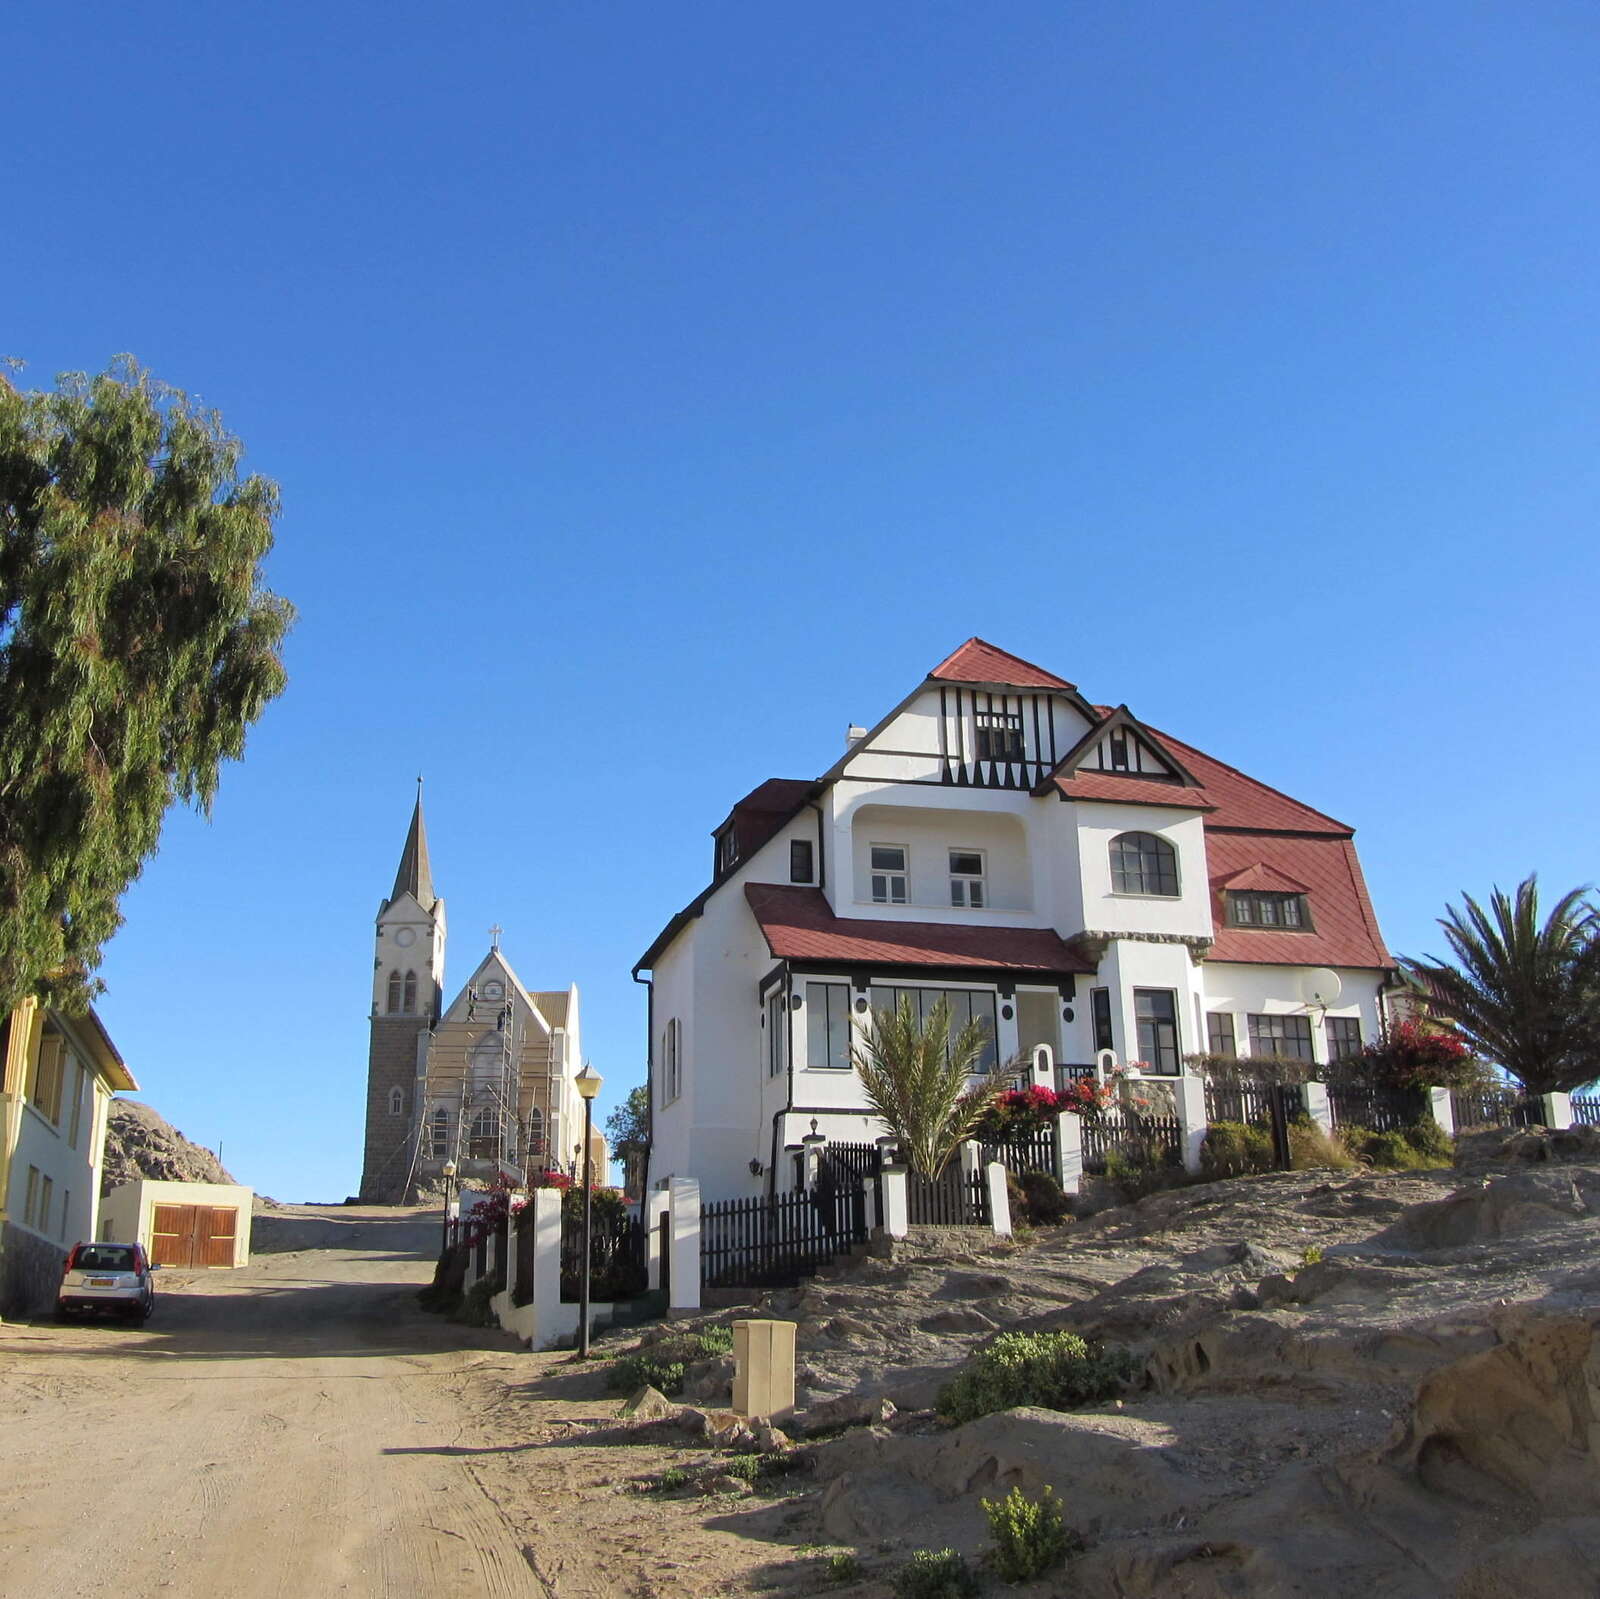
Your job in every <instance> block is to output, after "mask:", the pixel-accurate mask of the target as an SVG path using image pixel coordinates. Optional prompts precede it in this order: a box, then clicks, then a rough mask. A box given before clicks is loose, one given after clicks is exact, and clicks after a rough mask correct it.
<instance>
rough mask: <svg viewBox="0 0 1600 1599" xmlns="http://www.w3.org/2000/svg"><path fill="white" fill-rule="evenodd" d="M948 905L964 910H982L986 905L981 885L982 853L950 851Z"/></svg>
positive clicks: (975, 850) (960, 850) (968, 850)
mask: <svg viewBox="0 0 1600 1599" xmlns="http://www.w3.org/2000/svg"><path fill="white" fill-rule="evenodd" d="M950 903H951V904H952V905H958V906H961V907H963V908H964V909H966V910H974V911H976V910H982V908H983V907H984V906H985V905H986V904H987V903H988V894H987V891H986V890H985V888H984V883H983V851H982V850H981V849H953V850H951V851H950Z"/></svg>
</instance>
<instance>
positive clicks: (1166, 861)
mask: <svg viewBox="0 0 1600 1599" xmlns="http://www.w3.org/2000/svg"><path fill="white" fill-rule="evenodd" d="M1111 887H1112V890H1113V892H1115V893H1118V894H1159V895H1164V896H1167V897H1170V898H1173V899H1176V898H1177V895H1178V852H1177V851H1176V850H1175V849H1174V848H1173V847H1172V846H1171V845H1170V844H1169V843H1168V842H1167V841H1166V840H1165V839H1164V838H1158V837H1157V836H1156V834H1154V833H1119V834H1118V835H1117V836H1116V837H1115V838H1114V839H1112V840H1111Z"/></svg>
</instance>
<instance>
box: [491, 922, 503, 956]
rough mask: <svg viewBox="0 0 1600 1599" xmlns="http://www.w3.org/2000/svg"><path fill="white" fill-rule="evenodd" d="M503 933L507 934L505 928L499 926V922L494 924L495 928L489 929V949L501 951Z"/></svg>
mask: <svg viewBox="0 0 1600 1599" xmlns="http://www.w3.org/2000/svg"><path fill="white" fill-rule="evenodd" d="M503 932H505V928H503V927H502V926H501V925H500V924H499V922H496V923H495V924H494V926H493V927H491V928H490V929H489V948H490V949H499V947H500V935H501V934H502V933H503Z"/></svg>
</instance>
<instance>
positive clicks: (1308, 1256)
mask: <svg viewBox="0 0 1600 1599" xmlns="http://www.w3.org/2000/svg"><path fill="white" fill-rule="evenodd" d="M1300 1264H1301V1265H1302V1266H1320V1265H1321V1264H1322V1245H1321V1244H1307V1245H1306V1247H1305V1248H1304V1249H1302V1250H1301V1251H1300Z"/></svg>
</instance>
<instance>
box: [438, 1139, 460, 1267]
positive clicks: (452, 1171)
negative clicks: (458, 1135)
mask: <svg viewBox="0 0 1600 1599" xmlns="http://www.w3.org/2000/svg"><path fill="white" fill-rule="evenodd" d="M441 1175H442V1176H443V1178H444V1230H443V1232H442V1233H441V1234H440V1237H439V1253H440V1254H441V1255H442V1254H443V1253H444V1252H445V1250H447V1249H448V1248H449V1247H450V1185H451V1183H453V1182H454V1181H455V1176H456V1163H455V1162H454V1161H453V1160H447V1161H446V1162H445V1163H444V1166H443V1168H442V1171H441Z"/></svg>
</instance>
